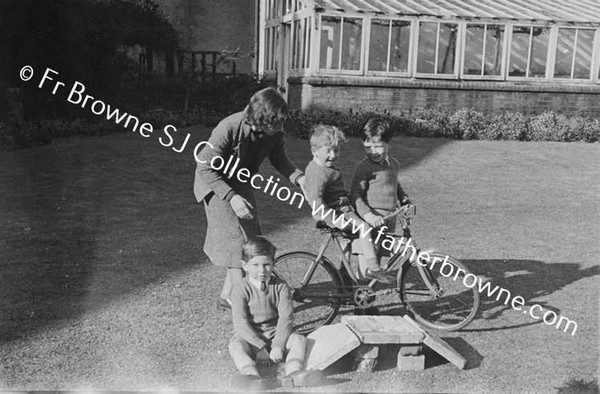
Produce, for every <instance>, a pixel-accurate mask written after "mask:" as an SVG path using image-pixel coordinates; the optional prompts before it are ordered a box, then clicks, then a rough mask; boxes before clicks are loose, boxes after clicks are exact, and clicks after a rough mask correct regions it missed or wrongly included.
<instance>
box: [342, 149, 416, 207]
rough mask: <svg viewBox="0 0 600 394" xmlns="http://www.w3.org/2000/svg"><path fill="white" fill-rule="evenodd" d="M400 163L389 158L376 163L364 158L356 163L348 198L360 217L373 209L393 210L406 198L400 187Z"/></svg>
mask: <svg viewBox="0 0 600 394" xmlns="http://www.w3.org/2000/svg"><path fill="white" fill-rule="evenodd" d="M399 171H400V163H399V162H398V160H396V159H393V158H389V159H388V160H387V161H386V162H385V163H376V162H374V161H372V160H370V159H369V158H365V159H363V160H362V161H360V162H359V163H358V165H357V166H356V169H355V171H354V177H353V179H352V187H351V189H350V198H351V200H352V203H353V204H354V205H355V206H356V210H357V212H358V214H359V215H360V216H361V217H364V215H365V214H366V213H368V212H372V213H376V212H375V211H373V209H386V210H393V209H395V206H396V203H397V202H398V201H402V199H403V198H404V197H405V196H406V193H405V192H404V190H402V187H401V186H400V179H399V176H398V175H399Z"/></svg>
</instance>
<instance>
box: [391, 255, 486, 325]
mask: <svg viewBox="0 0 600 394" xmlns="http://www.w3.org/2000/svg"><path fill="white" fill-rule="evenodd" d="M434 259H439V260H438V262H439V263H438V264H437V267H435V266H434V268H433V269H430V268H429V267H430V266H431V262H432V261H434ZM442 261H445V262H446V266H447V264H451V265H452V269H453V271H452V274H451V275H449V276H445V275H443V274H442V270H441V266H442ZM427 262H428V263H429V264H428V265H427V266H426V267H423V266H421V265H416V266H415V265H406V266H405V268H404V271H403V272H402V276H401V279H400V281H401V283H400V284H399V285H400V293H401V297H402V300H403V301H404V302H405V304H406V306H407V308H408V310H409V311H410V312H411V314H412V315H413V317H414V319H415V320H416V321H417V322H419V323H421V324H423V325H424V326H426V327H429V328H433V329H438V330H445V331H456V330H459V329H461V328H463V327H465V326H466V325H468V324H469V323H471V322H472V321H473V319H475V316H476V315H477V312H478V311H479V302H480V300H479V298H480V297H479V292H478V291H477V288H476V287H477V286H475V287H472V288H470V287H467V286H465V285H464V284H463V278H464V277H465V276H466V275H467V274H470V273H471V271H470V270H469V269H468V268H467V266H466V265H465V264H464V263H463V262H461V261H460V260H457V259H455V258H453V257H450V256H447V255H444V254H441V253H431V254H430V258H429V260H428V261H427ZM457 268H460V270H462V271H463V273H461V272H460V271H459V270H457ZM421 270H422V272H423V274H424V275H425V276H427V275H432V276H433V278H434V279H435V281H436V282H437V283H438V285H439V287H440V288H441V289H442V290H443V292H444V293H443V294H442V295H440V296H438V297H435V296H433V295H432V292H431V291H430V290H429V289H428V287H427V285H426V284H425V282H424V279H423V276H422V275H421ZM444 271H445V273H447V272H446V271H448V269H445V270H444Z"/></svg>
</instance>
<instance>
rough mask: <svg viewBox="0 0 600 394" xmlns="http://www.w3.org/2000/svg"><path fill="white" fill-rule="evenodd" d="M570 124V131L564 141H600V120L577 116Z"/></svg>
mask: <svg viewBox="0 0 600 394" xmlns="http://www.w3.org/2000/svg"><path fill="white" fill-rule="evenodd" d="M569 123H570V124H569V125H570V130H569V132H568V133H567V134H565V135H564V136H563V137H564V139H563V140H564V141H585V142H596V141H598V139H600V120H598V119H591V118H584V117H580V116H576V117H573V118H571V119H570V120H569Z"/></svg>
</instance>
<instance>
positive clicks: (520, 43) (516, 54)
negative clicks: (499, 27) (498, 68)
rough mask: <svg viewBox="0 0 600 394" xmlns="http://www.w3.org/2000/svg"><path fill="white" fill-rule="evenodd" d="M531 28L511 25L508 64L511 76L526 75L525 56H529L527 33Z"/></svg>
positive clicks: (528, 33)
mask: <svg viewBox="0 0 600 394" xmlns="http://www.w3.org/2000/svg"><path fill="white" fill-rule="evenodd" d="M530 33H531V28H530V27H526V26H513V33H512V42H511V45H510V64H509V66H508V75H509V76H511V77H526V76H527V75H526V73H525V72H526V69H527V58H528V57H529V35H530Z"/></svg>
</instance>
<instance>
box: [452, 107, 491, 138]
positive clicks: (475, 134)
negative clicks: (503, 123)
mask: <svg viewBox="0 0 600 394" xmlns="http://www.w3.org/2000/svg"><path fill="white" fill-rule="evenodd" d="M488 123H489V121H488V119H487V118H486V117H485V115H484V114H482V113H481V112H479V111H477V110H475V109H473V108H463V109H459V110H458V111H456V112H455V113H454V114H452V115H451V116H450V118H449V119H448V127H449V128H450V130H451V131H452V134H453V135H454V137H455V138H457V139H464V140H476V139H479V138H480V135H481V133H482V132H483V131H484V130H485V129H486V128H487V124H488Z"/></svg>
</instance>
